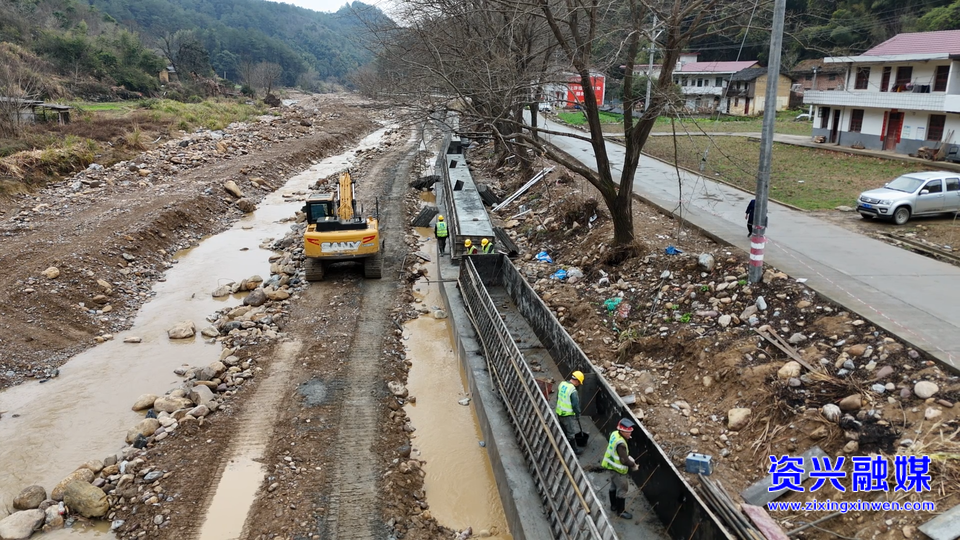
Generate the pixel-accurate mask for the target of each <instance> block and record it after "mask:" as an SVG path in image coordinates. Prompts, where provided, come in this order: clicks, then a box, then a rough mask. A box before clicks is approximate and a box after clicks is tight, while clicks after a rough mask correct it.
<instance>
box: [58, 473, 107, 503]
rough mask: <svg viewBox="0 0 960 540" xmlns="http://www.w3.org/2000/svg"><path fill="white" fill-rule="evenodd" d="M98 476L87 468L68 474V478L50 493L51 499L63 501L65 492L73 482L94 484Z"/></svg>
mask: <svg viewBox="0 0 960 540" xmlns="http://www.w3.org/2000/svg"><path fill="white" fill-rule="evenodd" d="M95 476H96V475H95V474H93V471H91V470H90V469H87V468H86V467H84V468H80V469H77V470H75V471H73V472H72V473H70V474H68V475H67V477H66V478H64V479H63V480H61V481H60V483H59V484H57V485H56V486H54V487H53V491H51V492H50V498H51V499H53V500H55V501H62V500H63V490H64V489H66V488H67V485H69V484H70V483H71V482H76V481H77V480H82V481H84V482H86V483H88V484H89V483H90V482H93V479H94V477H95Z"/></svg>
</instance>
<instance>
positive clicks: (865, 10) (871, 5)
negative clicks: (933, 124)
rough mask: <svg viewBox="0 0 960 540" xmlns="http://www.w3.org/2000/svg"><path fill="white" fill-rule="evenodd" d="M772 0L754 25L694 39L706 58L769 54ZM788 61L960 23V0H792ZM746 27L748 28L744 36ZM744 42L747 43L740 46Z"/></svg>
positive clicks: (789, 3)
mask: <svg viewBox="0 0 960 540" xmlns="http://www.w3.org/2000/svg"><path fill="white" fill-rule="evenodd" d="M772 4H773V2H772V1H763V0H760V1H758V4H757V5H758V9H757V12H756V14H755V16H754V19H753V20H752V21H746V22H750V23H752V24H750V31H749V32H745V31H741V32H739V33H726V34H724V35H718V36H716V37H712V38H710V39H709V40H703V41H700V42H697V43H695V46H694V47H692V48H693V49H694V50H698V51H701V55H702V56H701V57H702V58H703V59H707V60H720V59H722V60H733V59H736V58H737V56H738V54H739V55H740V57H741V58H743V59H752V58H759V59H761V60H765V58H766V56H767V49H768V47H769V39H770V32H769V28H770V22H769V21H770V17H771V14H770V12H771V9H772ZM786 23H787V24H786V27H787V31H786V35H785V37H784V65H785V66H786V67H788V68H789V67H791V65H792V64H795V63H796V62H798V61H800V60H804V59H807V58H820V57H824V56H831V55H840V54H851V53H860V52H863V51H865V50H867V49H869V48H871V47H873V46H875V45H877V44H879V43H881V42H883V41H884V40H886V39H889V38H891V37H893V36H895V35H896V34H898V33H900V32H922V31H929V30H953V29H960V0H871V1H865V0H787V21H786ZM744 33H747V35H746V39H744ZM741 45H742V46H743V49H742V51H741Z"/></svg>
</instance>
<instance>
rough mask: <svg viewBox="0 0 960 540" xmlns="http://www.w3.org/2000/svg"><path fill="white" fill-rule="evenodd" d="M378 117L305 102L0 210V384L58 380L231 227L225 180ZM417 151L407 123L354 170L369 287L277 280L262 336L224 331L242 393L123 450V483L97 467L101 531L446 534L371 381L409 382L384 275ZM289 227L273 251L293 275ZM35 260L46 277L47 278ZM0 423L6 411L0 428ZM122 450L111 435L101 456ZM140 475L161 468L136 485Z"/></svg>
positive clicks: (255, 196) (341, 276) (254, 195)
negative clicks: (371, 274) (277, 293)
mask: <svg viewBox="0 0 960 540" xmlns="http://www.w3.org/2000/svg"><path fill="white" fill-rule="evenodd" d="M389 116H390V113H386V114H384V113H382V112H381V111H380V110H379V109H377V108H375V107H370V105H369V104H365V103H362V102H360V101H358V100H356V99H354V98H350V97H346V98H344V97H335V98H330V97H324V98H323V99H319V98H314V101H311V102H308V103H303V104H301V105H300V106H299V107H295V108H291V109H290V110H282V111H277V114H276V116H274V117H271V118H264V119H262V121H261V124H262V125H261V124H257V125H255V126H252V127H250V126H241V127H240V129H238V133H232V132H230V131H229V130H226V133H225V134H223V135H222V136H221V135H217V136H215V137H213V136H209V134H203V133H200V134H195V135H193V136H188V137H186V138H185V140H188V142H186V143H184V142H183V141H171V142H170V143H169V144H168V145H166V146H163V145H161V147H160V148H157V149H155V150H153V151H150V152H148V153H147V154H145V155H144V156H143V159H141V160H138V161H137V162H136V163H130V164H124V165H121V166H120V167H116V168H113V169H110V170H107V171H99V170H97V171H91V172H90V174H89V177H93V178H94V181H93V182H86V181H84V182H83V184H82V185H80V186H79V187H78V185H77V183H76V182H77V179H71V180H69V181H66V182H63V183H62V184H57V185H51V186H49V187H48V188H46V189H44V190H43V191H42V192H40V193H37V194H34V195H31V196H21V197H19V198H16V199H11V200H7V201H4V202H3V203H2V204H0V211H2V214H0V215H2V216H4V217H8V218H9V219H8V221H7V222H6V223H4V224H3V226H2V227H0V229H2V231H0V234H4V236H5V239H4V242H3V243H2V246H0V269H2V271H3V275H4V276H5V277H4V278H2V279H0V298H2V299H3V300H4V306H5V307H4V308H3V309H2V314H0V315H2V317H3V319H2V321H3V322H2V326H3V330H4V337H3V338H2V339H3V341H0V347H2V351H3V354H2V355H0V387H3V386H11V385H16V384H21V383H24V382H25V381H27V382H26V384H36V383H35V382H29V379H30V378H36V379H40V380H44V379H46V378H50V377H56V376H57V368H58V367H59V366H61V365H62V364H63V362H64V361H66V360H67V359H68V358H70V356H71V355H72V354H74V353H76V352H77V351H80V350H82V349H85V348H88V347H90V346H93V345H95V344H96V343H97V342H100V341H104V340H110V339H112V333H115V332H118V331H121V330H123V329H124V328H127V327H128V326H129V325H130V324H131V322H132V321H133V318H132V317H131V315H132V314H133V313H135V311H136V309H137V308H139V306H140V305H141V304H142V303H143V302H145V301H147V300H148V299H149V298H150V297H151V294H152V293H151V286H152V285H153V284H154V283H155V282H156V281H158V280H163V279H164V278H163V271H164V270H165V269H167V268H170V267H171V266H172V265H173V264H176V262H177V261H176V260H175V259H174V258H173V256H172V255H173V254H174V253H175V252H176V251H177V250H179V249H182V248H186V247H190V246H192V245H195V244H196V243H197V242H199V241H200V239H201V238H202V237H203V236H204V235H207V234H211V233H216V232H218V231H219V230H221V229H222V228H224V227H225V226H226V225H227V224H228V223H229V222H231V221H233V220H236V219H237V218H239V217H240V216H241V215H242V212H241V211H240V210H238V209H237V205H236V204H235V201H236V197H233V196H231V195H230V194H228V193H227V192H226V191H224V190H223V187H222V186H223V182H224V181H225V180H227V179H230V180H234V181H235V182H236V183H237V184H238V186H239V188H240V189H241V190H242V191H243V192H244V196H245V198H246V199H250V200H252V201H253V202H257V201H259V200H260V199H261V198H262V197H263V195H264V194H266V193H270V192H271V191H273V190H275V189H276V188H277V187H278V186H280V185H282V184H283V181H284V180H285V179H286V178H287V177H288V176H289V175H291V174H293V173H295V172H297V171H298V170H301V169H303V168H305V167H306V166H309V164H310V163H311V162H316V161H315V160H317V159H319V158H322V157H324V156H330V155H332V154H335V153H337V152H340V151H342V150H343V149H344V148H349V145H351V144H355V143H356V141H358V140H359V139H360V137H361V136H363V135H365V134H368V133H371V132H372V131H373V130H374V129H375V126H376V124H375V123H374V122H375V121H377V120H379V121H384V120H386V121H389V120H390V119H389V118H388V117H389ZM247 127H249V129H244V128H247ZM240 132H242V133H243V135H240V134H239V133H240ZM191 137H192V138H191ZM418 142H419V139H418V133H416V132H415V130H413V129H408V128H403V129H396V130H394V131H387V132H386V134H384V135H383V137H382V140H381V143H380V144H379V145H378V146H377V147H376V148H373V149H370V150H366V151H363V153H362V154H361V151H359V150H358V151H357V156H356V158H355V159H354V164H353V167H354V169H353V172H354V176H355V177H357V178H358V179H360V180H359V183H360V185H361V186H362V187H363V192H362V193H361V194H360V195H361V198H362V199H363V202H364V203H365V207H366V208H367V209H369V210H371V211H372V209H374V208H375V206H376V204H375V198H378V199H379V204H380V211H381V218H382V219H381V223H382V227H383V228H384V234H385V238H386V239H387V240H386V252H385V260H384V279H382V280H376V281H364V280H363V278H362V272H357V271H356V269H355V268H351V267H350V266H349V265H343V266H342V267H338V266H335V267H333V268H331V269H330V270H329V272H328V277H327V279H326V280H325V281H324V282H322V283H315V284H309V285H307V284H306V283H304V282H300V281H298V280H297V279H294V280H292V281H291V283H290V284H289V286H290V288H289V289H288V290H289V291H290V293H291V294H292V296H291V297H290V298H289V300H283V301H282V302H279V301H278V302H277V304H276V305H277V306H278V308H272V311H271V313H273V314H274V315H273V318H275V326H276V327H278V328H281V329H282V333H280V334H279V337H276V338H273V337H271V336H272V335H273V334H272V333H269V332H268V334H267V335H265V336H262V337H261V338H259V339H257V338H256V335H260V334H256V335H255V336H254V338H250V339H246V338H245V337H236V336H233V337H227V336H224V338H226V339H227V341H224V342H223V343H224V346H227V344H228V343H229V344H230V345H232V348H231V349H230V351H231V352H232V353H233V354H235V355H238V356H240V357H242V358H243V359H245V360H244V361H243V365H244V369H245V370H246V371H245V372H248V373H250V374H251V375H250V376H248V377H247V379H246V380H241V381H240V382H246V383H247V384H245V385H244V386H243V387H242V388H240V387H239V386H237V387H235V390H231V391H229V392H227V393H226V394H222V396H223V400H222V401H221V403H220V407H219V408H218V409H217V410H216V414H214V415H212V416H209V417H207V418H203V419H201V421H200V422H199V423H196V422H192V423H189V425H188V424H186V423H183V422H181V424H183V426H184V427H182V428H181V429H179V430H177V431H176V432H175V434H172V435H171V436H169V437H166V438H164V439H163V440H162V441H161V440H154V438H153V437H151V439H150V442H149V444H148V447H147V448H146V449H145V450H143V451H140V452H137V451H135V450H134V451H131V452H128V453H126V454H124V456H122V458H129V459H130V460H132V462H133V463H134V465H128V468H127V471H128V472H130V471H132V470H134V469H133V467H136V471H137V480H135V482H134V483H135V484H136V486H131V484H130V483H129V482H128V483H127V487H125V488H124V487H123V484H120V486H119V487H115V486H117V482H116V479H117V478H119V476H118V477H116V478H115V479H114V480H110V479H109V478H107V474H108V472H104V473H103V475H104V478H103V481H105V482H107V485H106V486H104V488H105V490H107V491H108V493H109V494H110V495H109V497H110V501H111V509H110V512H109V514H108V516H106V517H107V518H108V519H109V520H111V521H113V523H114V525H115V533H116V534H117V536H118V537H120V538H137V537H144V536H149V537H154V538H173V537H176V538H218V539H219V538H227V537H238V536H239V537H241V538H275V537H282V538H387V537H390V536H392V535H400V534H402V535H404V537H405V538H413V539H417V538H439V537H441V536H444V537H445V536H447V535H448V534H449V531H446V530H444V529H443V528H442V527H439V526H438V525H437V524H436V522H435V521H434V520H433V518H432V517H431V516H430V512H429V509H428V508H427V504H426V502H425V494H424V493H423V474H422V470H421V469H420V465H421V464H420V462H418V461H416V460H415V459H411V458H410V432H411V431H412V428H411V427H410V425H409V423H408V420H407V418H406V415H405V413H404V411H403V409H402V404H401V402H399V401H398V400H397V399H396V398H395V397H393V395H392V394H391V392H390V391H389V390H388V387H387V383H388V382H394V383H399V384H402V383H403V382H405V380H406V371H407V368H408V366H407V365H406V364H405V362H404V352H403V346H402V343H401V332H400V329H399V324H400V323H402V322H403V321H404V320H406V319H408V318H410V317H413V316H415V315H416V313H415V311H414V310H412V308H410V306H409V303H410V302H411V301H412V296H411V294H410V290H409V289H410V287H409V284H410V283H411V282H412V281H413V280H412V279H405V278H406V274H405V273H404V271H403V270H404V269H403V268H401V266H402V265H403V264H404V263H405V261H406V259H405V257H404V254H405V253H407V252H408V251H409V249H410V248H411V247H412V246H413V245H414V243H415V240H414V238H413V237H409V238H408V237H407V236H405V221H406V216H407V214H408V213H409V212H410V211H411V209H415V208H416V207H417V206H418V204H419V203H418V199H417V198H416V197H415V196H414V195H413V194H411V195H409V196H408V197H404V193H405V192H406V191H407V188H406V184H407V182H408V181H409V180H410V179H411V175H412V174H413V175H415V174H416V173H417V170H416V167H415V166H414V165H415V160H416V158H417V144H418ZM184 148H188V150H182V149H184ZM187 162H190V165H189V166H188V165H185V163H187ZM171 163H175V164H176V165H172V166H171ZM81 176H82V175H81ZM87 179H89V178H87ZM318 180H323V179H318ZM284 195H285V196H289V197H297V196H298V195H297V194H294V193H291V194H284ZM293 217H294V216H293V215H290V216H288V219H292V218H293ZM298 234H299V233H298V232H297V231H294V232H292V233H291V235H290V237H289V238H288V239H287V240H286V241H283V242H277V244H276V247H277V249H279V250H281V252H282V253H283V255H282V256H284V257H286V259H284V260H292V261H293V263H291V264H295V265H296V266H298V267H299V264H300V262H301V258H302V251H301V250H300V249H299V248H298V245H299V244H298V243H297V238H298ZM406 264H407V266H408V267H409V266H411V264H412V261H406ZM49 268H55V269H56V272H52V273H51V272H47V273H44V271H45V270H47V269H49ZM54 274H56V275H54ZM50 276H52V277H50ZM284 289H287V285H284ZM234 334H237V333H236V332H234ZM239 335H240V336H246V335H247V332H241V333H240V334H239ZM231 339H232V340H233V341H231ZM238 343H239V344H238ZM254 362H255V363H256V367H255V368H254V367H250V368H247V367H246V366H248V365H251V364H254ZM254 374H255V375H256V376H255V377H252V375H254ZM218 399H219V398H218ZM121 407H125V408H129V404H124V405H121ZM127 414H129V413H127ZM18 416H19V415H18ZM11 420H14V421H19V420H21V419H20V418H11V417H10V415H6V417H4V418H2V419H0V421H5V422H8V421H11ZM168 435H170V434H168ZM122 444H123V440H122V437H120V438H119V439H118V440H117V441H116V448H120V447H121V446H122ZM99 457H102V456H85V457H84V458H82V459H92V458H99ZM70 459H74V457H73V456H71V457H70ZM78 461H80V460H78ZM108 461H109V460H108ZM77 465H79V463H77ZM111 468H113V469H115V468H116V466H109V465H108V466H107V468H106V471H111ZM147 471H163V475H162V477H161V478H160V479H159V480H156V481H152V482H153V483H152V484H151V483H150V482H151V480H149V479H147V480H145V479H144V477H146V473H147ZM264 473H265V475H266V476H265V479H264ZM155 474H156V473H155ZM131 478H133V477H131ZM149 478H154V476H150V477H149ZM46 487H47V489H49V488H51V487H52V486H46ZM248 509H249V515H248V512H247V510H248ZM0 517H2V516H0ZM230 531H234V532H230ZM224 535H226V536H224Z"/></svg>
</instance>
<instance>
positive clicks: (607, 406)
mask: <svg viewBox="0 0 960 540" xmlns="http://www.w3.org/2000/svg"><path fill="white" fill-rule="evenodd" d="M473 262H474V265H475V266H476V268H477V272H478V273H479V275H480V276H481V279H483V282H484V284H485V285H487V286H495V285H501V286H503V287H504V288H505V289H506V290H507V292H508V293H509V294H510V297H511V298H512V299H513V301H514V303H515V304H516V306H517V309H518V310H519V311H520V313H521V314H522V315H523V316H524V318H525V319H526V320H527V322H528V323H529V324H530V326H531V327H532V328H533V330H534V332H535V333H536V335H537V338H538V339H539V340H540V342H541V343H542V344H543V346H544V348H545V349H547V350H548V351H549V353H550V355H551V356H552V357H553V359H554V361H555V362H556V364H557V367H558V368H559V369H560V372H561V373H570V372H572V371H573V370H575V369H578V370H580V371H582V372H583V373H584V376H585V380H584V384H583V386H582V387H581V390H580V401H581V403H589V406H588V407H587V408H586V409H585V410H584V411H583V414H584V415H585V416H590V417H592V418H593V421H594V423H595V424H596V426H597V427H598V428H599V429H600V432H601V433H605V434H608V433H611V432H612V431H613V430H615V429H616V426H617V423H618V422H619V421H620V419H621V418H632V419H633V420H634V421H635V422H636V423H637V425H638V426H640V429H638V430H635V431H634V436H633V438H632V439H631V441H630V450H631V455H632V456H633V457H634V458H636V459H637V463H638V464H639V465H640V469H639V470H638V471H635V472H632V473H631V477H632V479H633V481H634V482H635V483H636V484H637V485H638V486H641V490H642V491H643V494H644V496H645V497H646V498H647V500H648V501H650V504H651V505H652V506H653V509H654V512H656V514H657V517H658V518H660V520H661V522H662V523H663V524H664V527H665V528H666V529H667V532H668V534H670V536H671V537H672V538H675V539H676V540H720V539H732V538H733V537H732V536H731V535H730V534H729V533H728V532H727V531H726V529H724V527H723V526H722V525H720V520H719V519H718V518H717V517H716V516H715V515H714V514H713V513H712V512H711V511H710V510H709V509H708V508H707V506H706V504H705V503H704V502H703V501H702V500H701V499H700V498H699V496H697V494H696V493H695V492H694V490H693V488H692V486H690V484H688V483H687V482H686V480H685V479H684V478H683V477H682V475H681V473H680V471H678V470H677V469H676V467H674V466H673V463H672V462H671V461H670V459H669V458H667V456H666V454H664V453H663V450H662V449H661V448H660V446H659V445H657V443H656V442H655V441H654V440H653V437H652V436H651V434H650V433H649V432H648V431H647V430H646V428H644V427H643V424H642V423H640V422H639V421H638V420H637V419H636V418H635V417H634V416H633V414H632V413H631V412H630V409H629V408H628V407H627V406H626V405H625V404H624V403H623V400H621V399H620V397H619V396H618V395H617V393H616V392H615V391H614V390H613V388H611V387H610V386H609V385H608V384H607V383H606V382H605V381H604V380H603V379H602V378H601V377H600V376H599V374H598V373H597V371H596V369H595V368H594V366H593V364H591V363H590V361H589V359H588V358H587V357H586V355H585V354H584V353H583V351H582V350H581V349H580V347H579V346H578V345H577V344H576V342H575V341H574V340H573V338H571V337H570V335H569V334H568V333H567V332H566V330H565V329H564V328H563V326H562V325H561V324H560V322H559V321H557V319H556V317H554V316H553V314H552V313H551V312H550V310H549V308H548V307H547V306H546V304H544V303H543V301H542V300H541V299H540V297H539V296H538V295H537V294H536V292H535V291H534V290H533V288H531V287H530V285H529V284H528V283H527V281H526V280H525V279H523V276H521V275H520V272H519V271H518V270H517V268H516V267H515V266H514V265H513V263H511V262H510V260H509V259H507V258H506V257H505V256H502V255H500V256H496V257H493V256H489V257H474V258H473Z"/></svg>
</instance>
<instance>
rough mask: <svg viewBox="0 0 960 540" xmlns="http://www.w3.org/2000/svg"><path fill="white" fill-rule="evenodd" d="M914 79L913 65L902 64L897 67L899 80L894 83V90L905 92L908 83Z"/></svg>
mask: <svg viewBox="0 0 960 540" xmlns="http://www.w3.org/2000/svg"><path fill="white" fill-rule="evenodd" d="M911 80H913V66H900V67H898V68H897V80H896V81H894V83H893V91H894V92H903V91H904V90H906V89H907V85H908V84H910V81H911Z"/></svg>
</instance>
